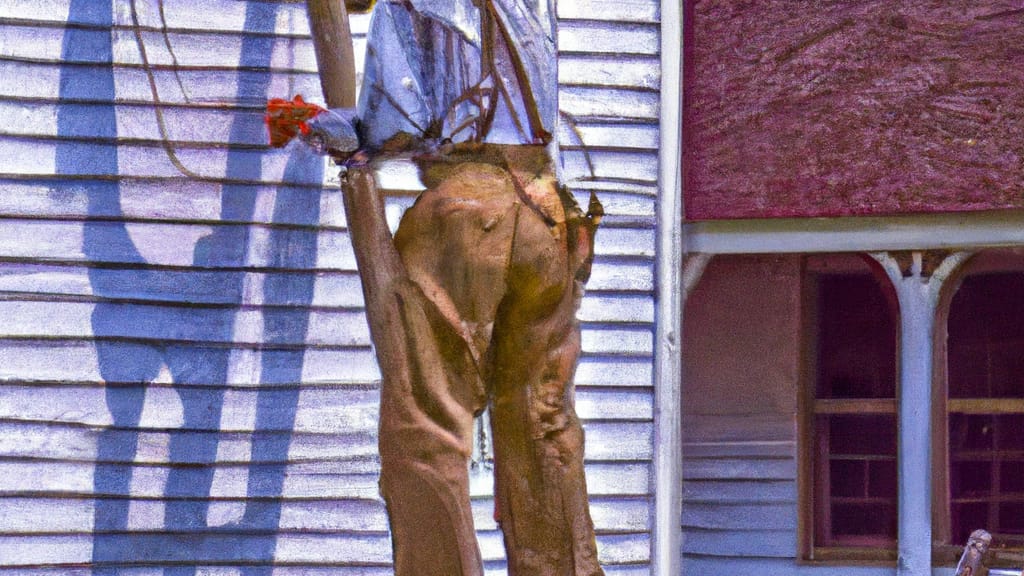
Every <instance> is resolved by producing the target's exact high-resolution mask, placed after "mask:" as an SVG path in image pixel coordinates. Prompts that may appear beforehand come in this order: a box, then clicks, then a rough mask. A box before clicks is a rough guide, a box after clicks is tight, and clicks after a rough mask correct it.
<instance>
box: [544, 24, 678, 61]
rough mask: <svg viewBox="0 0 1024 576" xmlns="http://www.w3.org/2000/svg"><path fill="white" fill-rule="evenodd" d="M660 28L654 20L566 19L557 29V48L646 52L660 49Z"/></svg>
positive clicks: (572, 51) (607, 51)
mask: <svg viewBox="0 0 1024 576" xmlns="http://www.w3.org/2000/svg"><path fill="white" fill-rule="evenodd" d="M658 37H659V35H658V28H657V26H654V25H651V24H627V23H622V22H615V21H613V22H608V21H594V20H590V21H586V20H565V21H563V22H562V23H561V25H560V26H559V29H558V49H559V52H561V53H562V54H566V53H591V54H595V53H596V54H645V55H649V56H656V55H657V54H659V53H660V50H661V45H660V43H659V41H658Z"/></svg>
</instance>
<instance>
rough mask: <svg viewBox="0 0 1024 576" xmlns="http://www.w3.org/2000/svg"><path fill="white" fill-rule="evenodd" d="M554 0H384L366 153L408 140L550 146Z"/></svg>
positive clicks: (372, 49)
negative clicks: (551, 3)
mask: <svg viewBox="0 0 1024 576" xmlns="http://www.w3.org/2000/svg"><path fill="white" fill-rule="evenodd" d="M549 1H552V0H380V1H379V2H378V3H377V5H376V7H375V8H374V12H373V15H372V19H371V23H370V31H369V35H368V38H367V51H366V65H365V71H364V78H363V85H362V90H361V92H360V97H359V103H358V109H357V116H358V120H357V122H358V128H359V135H360V145H361V147H362V148H364V149H369V150H376V149H380V148H381V147H384V146H385V144H386V143H387V142H389V141H391V140H392V139H394V138H395V137H396V136H399V135H401V134H403V133H404V134H406V135H408V136H409V137H411V139H412V141H415V142H422V141H428V142H429V141H438V142H440V141H445V140H451V141H452V142H465V141H477V142H488V143H495V144H547V143H548V142H549V141H550V140H551V139H552V134H553V132H554V130H555V124H556V120H557V115H558V101H557V69H556V61H555V42H554V37H553V26H552V25H551V20H550V15H549V11H548V10H547V2H549ZM537 2H541V3H544V5H543V6H541V7H537V6H536V3H537ZM477 4H479V6H477Z"/></svg>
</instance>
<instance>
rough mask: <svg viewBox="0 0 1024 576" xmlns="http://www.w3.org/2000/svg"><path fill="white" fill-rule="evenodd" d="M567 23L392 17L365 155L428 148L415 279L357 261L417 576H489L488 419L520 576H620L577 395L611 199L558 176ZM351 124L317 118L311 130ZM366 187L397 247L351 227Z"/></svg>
mask: <svg viewBox="0 0 1024 576" xmlns="http://www.w3.org/2000/svg"><path fill="white" fill-rule="evenodd" d="M540 1H541V2H542V3H543V2H545V1H546V0H540ZM549 14H550V12H549V11H548V10H547V5H546V4H543V5H542V6H536V5H533V0H379V1H378V3H377V5H376V7H375V9H374V13H373V19H372V23H371V27H370V33H369V38H368V47H367V60H366V67H365V78H364V81H363V87H362V92H361V96H360V99H359V108H358V113H357V114H356V116H357V119H356V120H354V125H355V129H356V131H357V132H358V134H359V145H360V147H361V150H360V151H359V152H356V153H355V155H354V156H353V160H352V161H351V162H353V163H354V164H353V166H354V167H358V164H360V163H365V162H366V161H369V160H375V159H378V158H381V157H386V156H388V155H393V154H399V153H410V154H412V155H413V158H414V160H415V161H416V162H417V163H418V165H419V168H420V173H421V178H422V180H423V182H424V184H425V185H426V186H427V190H426V191H425V192H423V194H422V195H421V196H420V197H419V198H418V199H417V201H416V203H415V205H414V206H413V207H411V208H410V209H409V210H408V211H407V212H406V213H405V215H404V216H403V218H402V221H401V224H400V226H399V228H398V231H397V233H396V234H395V237H394V248H396V249H397V253H398V257H399V258H400V264H398V263H396V264H395V267H396V268H395V269H396V270H399V271H400V272H399V273H397V274H391V275H390V276H389V274H385V273H382V272H381V271H380V270H374V269H371V267H381V268H388V267H389V266H390V264H389V263H387V262H384V260H386V259H385V258H379V259H378V260H379V261H377V262H375V261H372V260H373V259H372V258H371V257H368V256H363V257H362V259H361V260H360V261H359V264H360V270H361V271H362V273H363V282H364V292H365V294H366V297H367V308H368V313H369V315H370V316H371V317H370V323H371V331H372V332H373V335H374V343H375V346H376V348H377V354H378V358H379V359H380V361H381V362H380V363H381V366H382V372H383V377H384V382H383V384H382V392H381V420H380V453H381V481H380V482H381V492H382V495H383V496H384V499H385V501H386V503H387V508H388V514H389V518H390V523H391V530H392V535H393V539H394V540H393V543H394V559H395V570H396V574H398V575H399V576H404V575H417V576H423V575H436V576H453V575H474V576H476V575H481V574H482V573H483V566H482V561H481V558H480V552H479V549H478V547H477V546H476V541H475V531H474V528H473V519H472V512H471V509H470V501H469V490H468V484H469V482H468V470H467V468H468V466H467V463H468V459H469V457H470V454H471V452H472V445H473V419H474V417H475V416H477V415H479V414H480V413H481V412H482V411H483V410H484V409H485V408H486V407H488V406H490V408H491V424H492V429H493V435H494V452H495V475H496V479H495V499H496V510H495V517H496V519H497V520H498V522H499V524H500V525H501V528H502V531H503V532H504V536H505V547H506V550H507V554H508V563H509V573H510V574H512V575H523V576H525V575H529V576H533V575H537V576H541V575H543V576H548V575H551V576H555V575H558V576H570V575H571V576H584V575H586V576H592V575H599V574H603V572H602V570H601V568H600V566H599V565H598V562H597V553H596V546H595V541H594V533H593V525H592V522H591V519H590V514H589V510H588V505H587V491H586V484H585V480H584V471H583V431H582V428H581V426H580V423H579V420H578V418H577V417H576V413H575V409H574V406H573V404H574V391H573V385H572V379H573V374H574V371H575V366H576V360H577V357H578V355H579V351H580V335H579V325H578V322H577V320H576V318H575V312H576V309H577V307H578V305H579V301H580V298H581V296H582V287H583V283H584V282H585V281H586V279H587V277H588V276H589V274H590V262H591V259H592V248H593V232H594V228H595V227H596V224H597V219H598V217H599V215H600V204H599V203H597V201H596V199H592V202H591V207H590V208H591V212H592V214H588V215H584V214H583V213H582V211H581V210H580V209H579V207H578V206H577V205H576V202H575V201H574V199H573V198H572V196H571V195H570V194H569V192H568V191H567V190H566V189H564V188H562V187H560V186H559V184H558V182H557V179H556V176H555V174H554V168H553V167H554V166H555V165H556V163H555V162H553V161H552V158H553V157H554V158H557V156H556V155H555V154H557V150H556V147H555V138H554V135H553V134H554V130H555V122H556V119H557V114H558V111H557V97H556V95H557V77H556V71H555V69H556V61H555V51H554V40H553V30H552V26H551V22H550V19H549ZM325 118H326V120H325ZM332 118H333V119H332ZM337 118H338V116H337V115H334V116H326V115H324V116H319V117H317V118H314V119H313V120H312V121H311V122H310V123H309V127H310V131H309V134H310V135H312V137H314V138H316V137H318V135H320V133H321V132H323V131H325V130H326V126H327V122H335V123H336V122H337ZM335 132H337V130H335ZM343 140H344V139H337V138H335V140H334V141H343ZM335 148H337V147H335ZM334 152H335V153H336V154H338V153H340V154H339V155H341V156H344V155H347V154H350V153H351V152H352V151H351V150H337V149H335V150H334ZM357 170H358V168H357ZM351 173H352V171H350V174H351ZM363 174H364V175H363V176H361V178H363V180H362V181H361V182H362V183H359V182H356V183H352V182H349V183H348V184H346V203H347V204H346V209H347V210H349V212H348V213H349V221H350V226H352V236H353V242H354V244H355V243H356V242H357V237H360V236H364V237H365V236H373V235H376V236H377V237H378V238H380V237H381V236H382V235H386V234H385V233H382V232H381V231H380V230H379V228H380V226H379V225H378V226H377V229H376V230H373V229H371V228H373V226H371V225H366V224H365V223H363V222H361V221H360V222H356V221H355V219H354V218H353V216H354V215H353V212H355V211H357V209H356V208H352V207H354V206H355V204H354V203H355V202H358V201H359V200H358V199H354V198H353V197H354V196H355V195H358V194H360V193H361V192H360V191H359V190H360V187H362V188H368V187H372V186H373V184H372V178H367V177H366V176H365V173H363ZM350 178H357V176H350ZM350 203H352V204H350ZM355 216H358V217H360V218H361V217H362V216H363V215H362V214H355ZM357 228H358V229H357ZM356 252H357V258H359V257H360V254H361V250H360V248H359V246H357V247H356ZM383 252H386V250H384V251H383ZM392 276H398V277H400V278H398V279H394V278H392ZM388 306H391V310H392V312H388V313H386V314H375V313H374V310H378V309H384V308H387V307H388ZM396 332H397V333H398V334H397V335H396ZM385 334H386V335H387V338H385V336H384V335H385ZM396 338H397V339H396ZM385 340H386V341H385Z"/></svg>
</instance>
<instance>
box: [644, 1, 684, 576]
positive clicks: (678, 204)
mask: <svg viewBox="0 0 1024 576" xmlns="http://www.w3.org/2000/svg"><path fill="white" fill-rule="evenodd" d="M682 61H683V6H682V2H680V1H679V0H661V87H662V90H661V96H660V104H659V106H660V114H659V116H660V119H659V139H660V154H659V167H658V168H659V171H658V207H657V217H658V224H657V263H656V265H655V274H656V282H657V292H656V294H655V302H656V306H657V312H656V316H655V318H656V322H655V348H654V458H653V468H654V483H653V484H654V485H653V486H652V488H653V490H654V525H653V526H652V530H651V532H652V534H651V574H653V575H654V576H678V575H679V574H680V571H681V561H682V558H681V556H680V550H682V526H681V520H680V519H681V515H682V499H683V495H682V490H683V483H682V466H683V464H682V455H683V449H682V418H681V414H682V374H683V370H682V341H683V338H682V328H683V295H682V290H683V288H682V271H683V262H684V261H685V260H684V255H683V250H684V246H685V241H684V235H683V234H684V231H683V227H682V218H681V216H682V214H683V183H682V162H681V158H682V154H681V153H680V152H681V150H682V143H683V126H682V117H683V116H682V104H683V100H682V81H683V65H682V64H683V62H682Z"/></svg>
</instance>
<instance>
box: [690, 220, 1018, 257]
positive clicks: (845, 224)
mask: <svg viewBox="0 0 1024 576" xmlns="http://www.w3.org/2000/svg"><path fill="white" fill-rule="evenodd" d="M683 228H684V231H685V233H686V244H687V250H688V251H689V252H703V253H708V254H773V253H800V252H877V251H886V250H934V249H953V248H961V249H962V248H984V247H996V246H1021V245H1024V212H1022V211H1000V212H972V213H957V214H931V215H919V216H892V217H874V216H869V217H856V218H854V217H850V218H779V219H764V220H721V221H705V222H689V223H686V224H684V225H683Z"/></svg>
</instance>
